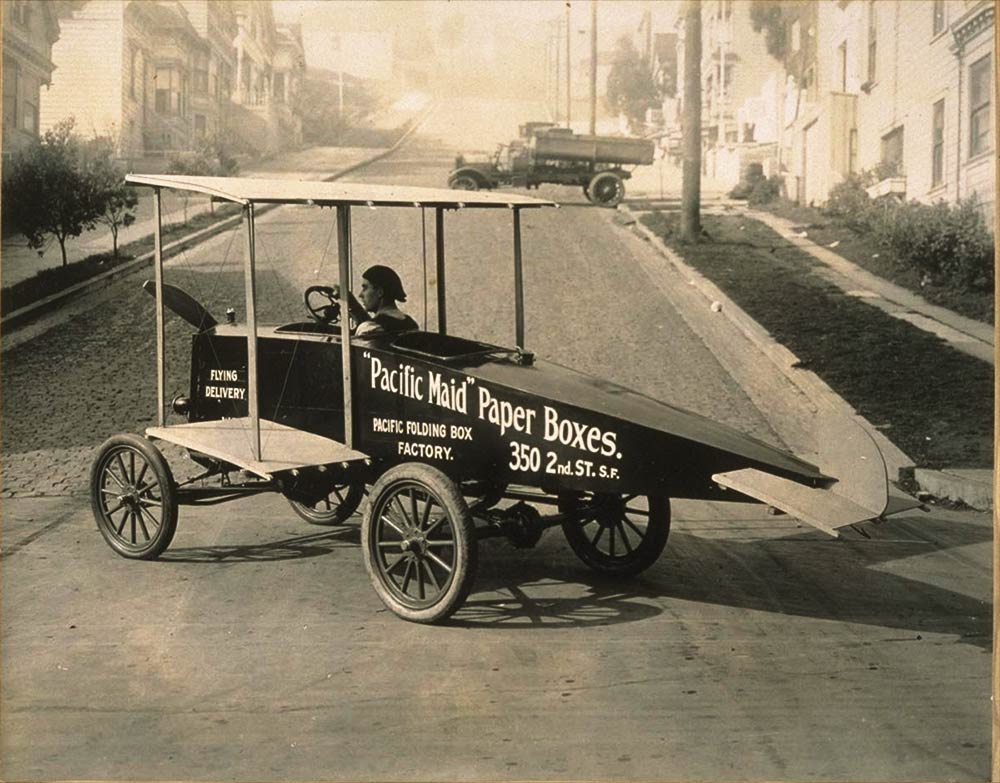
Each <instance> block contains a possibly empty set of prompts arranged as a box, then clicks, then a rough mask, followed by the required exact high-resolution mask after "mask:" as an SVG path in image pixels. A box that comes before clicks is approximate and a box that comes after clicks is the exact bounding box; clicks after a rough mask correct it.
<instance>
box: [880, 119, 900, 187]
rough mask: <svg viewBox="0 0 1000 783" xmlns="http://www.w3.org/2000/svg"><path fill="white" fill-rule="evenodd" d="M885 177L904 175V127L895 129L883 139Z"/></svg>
mask: <svg viewBox="0 0 1000 783" xmlns="http://www.w3.org/2000/svg"><path fill="white" fill-rule="evenodd" d="M882 168H883V172H882V173H883V177H893V176H897V175H900V174H902V173H903V126H902V125H900V126H899V127H898V128H894V129H893V130H891V131H889V133H887V134H885V136H883V137H882Z"/></svg>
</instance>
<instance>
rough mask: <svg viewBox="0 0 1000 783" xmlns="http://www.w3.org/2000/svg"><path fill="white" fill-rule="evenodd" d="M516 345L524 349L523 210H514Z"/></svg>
mask: <svg viewBox="0 0 1000 783" xmlns="http://www.w3.org/2000/svg"><path fill="white" fill-rule="evenodd" d="M514 329H515V336H514V345H516V346H517V347H518V348H524V270H523V267H522V264H521V210H520V209H518V208H517V207H515V208H514Z"/></svg>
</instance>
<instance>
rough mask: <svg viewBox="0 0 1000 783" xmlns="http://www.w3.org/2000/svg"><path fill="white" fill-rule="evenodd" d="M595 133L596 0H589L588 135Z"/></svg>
mask: <svg viewBox="0 0 1000 783" xmlns="http://www.w3.org/2000/svg"><path fill="white" fill-rule="evenodd" d="M595 133H597V0H590V135H591V136H593V135H594V134H595Z"/></svg>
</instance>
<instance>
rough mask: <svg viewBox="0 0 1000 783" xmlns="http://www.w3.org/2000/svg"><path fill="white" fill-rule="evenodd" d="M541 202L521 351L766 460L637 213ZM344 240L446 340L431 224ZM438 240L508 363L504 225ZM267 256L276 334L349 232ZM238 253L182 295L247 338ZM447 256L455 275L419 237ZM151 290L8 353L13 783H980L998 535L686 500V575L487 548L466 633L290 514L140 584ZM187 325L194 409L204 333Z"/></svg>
mask: <svg viewBox="0 0 1000 783" xmlns="http://www.w3.org/2000/svg"><path fill="white" fill-rule="evenodd" d="M540 116H541V114H540V112H539V110H538V108H537V107H536V106H534V105H531V104H514V103H508V104H487V103H471V102H465V103H462V102H458V101H456V102H455V103H453V104H452V105H450V106H448V107H442V108H440V109H439V110H438V111H437V112H436V113H435V114H434V115H432V116H431V117H430V118H429V120H428V121H427V122H426V123H425V125H424V126H423V127H422V128H421V130H420V132H419V134H418V135H417V136H416V137H415V138H414V140H413V141H412V142H411V143H409V144H407V145H406V146H405V147H404V148H402V149H401V150H400V151H398V152H397V153H396V154H394V155H392V156H390V157H389V158H386V159H385V160H383V161H381V162H379V163H377V164H374V165H372V166H371V167H369V168H368V169H366V170H364V171H360V172H357V173H356V174H354V175H352V176H351V177H350V179H352V180H356V181H370V182H376V183H389V182H394V183H403V184H412V185H433V186H443V185H444V184H445V177H446V174H447V170H448V167H449V165H450V162H451V160H452V159H453V157H454V154H455V153H456V152H458V151H460V150H463V149H482V148H488V147H489V146H492V143H494V142H495V141H497V140H500V139H504V138H508V137H511V136H513V135H514V134H516V126H517V124H518V123H519V122H523V121H525V120H526V119H537V118H540ZM538 195H540V196H542V197H547V198H552V199H554V200H558V201H559V202H560V203H561V204H562V207H561V208H560V209H558V210H545V211H539V212H531V213H529V214H525V216H524V218H523V236H524V252H525V268H526V272H525V275H526V295H525V296H526V309H527V347H528V348H529V349H532V350H534V351H536V352H537V353H538V354H539V355H540V356H543V357H545V358H549V359H553V360H555V361H557V362H559V363H561V364H565V365H568V366H571V367H575V368H577V369H580V370H582V371H585V372H589V373H592V374H595V375H598V376H602V377H607V378H612V379H614V380H616V381H618V382H620V383H623V384H625V385H627V386H631V387H633V388H635V389H637V390H639V391H642V392H645V393H647V394H650V395H652V396H654V397H657V398H660V399H664V400H667V401H670V402H672V403H674V404H677V405H679V406H680V407H684V408H688V409H691V410H694V411H696V412H699V413H702V414H704V415H706V416H711V417H712V418H716V419H719V420H721V421H724V422H726V423H728V424H731V425H733V426H736V427H738V428H739V429H742V430H744V431H747V432H749V433H751V434H754V435H756V436H758V437H761V438H763V439H766V440H770V441H772V442H774V441H775V440H776V436H775V435H774V433H773V432H772V430H771V429H770V427H769V426H768V424H767V422H766V417H765V416H763V415H762V414H761V412H760V411H758V410H757V409H756V408H755V407H754V406H753V404H752V403H751V402H750V400H749V399H748V397H747V396H746V394H745V393H744V392H743V391H742V390H741V389H740V388H739V386H738V385H737V384H736V383H735V382H734V381H733V380H732V378H730V377H729V376H728V375H727V374H726V373H725V372H724V370H723V369H722V367H721V366H720V365H719V364H718V363H717V362H716V360H715V359H714V358H713V356H712V352H711V350H710V348H709V347H708V346H706V345H705V344H704V343H703V342H701V340H700V339H699V338H698V337H696V336H695V335H694V334H693V333H692V332H691V331H690V329H689V328H688V326H687V324H686V323H685V320H684V319H683V317H682V314H681V313H678V312H677V310H676V309H675V308H676V305H675V303H674V301H673V300H672V299H670V298H669V296H668V295H667V294H668V293H669V291H670V288H671V286H683V285H686V281H684V280H680V279H671V278H669V277H665V276H666V275H668V270H667V268H666V267H665V266H662V265H658V264H657V262H656V259H655V252H654V251H653V250H652V249H651V248H650V247H649V246H648V245H646V244H645V243H643V242H642V241H641V240H640V239H638V238H637V237H636V236H634V235H633V234H632V233H631V232H629V231H628V230H627V229H626V228H624V227H622V226H621V225H619V222H618V220H617V218H616V213H615V212H614V211H610V210H601V209H596V208H592V207H590V206H588V205H587V203H586V201H585V200H584V197H583V194H582V193H579V192H574V191H572V190H570V189H562V188H557V187H547V188H546V187H543V188H542V189H541V190H540V191H539V192H538ZM353 223H354V237H355V245H354V255H355V267H356V269H357V270H359V271H360V270H363V269H364V268H365V267H366V266H368V265H370V264H372V263H389V264H391V265H393V266H394V267H396V268H397V269H398V270H399V271H400V273H401V275H402V277H403V279H404V281H405V284H406V287H407V290H408V292H409V293H410V297H409V300H408V302H407V303H406V309H407V311H408V312H410V313H411V314H412V315H413V316H414V317H415V318H416V319H417V321H418V322H421V323H423V321H424V317H425V316H424V313H425V301H424V297H423V295H422V292H421V289H422V287H423V286H422V281H423V276H424V267H423V259H422V254H421V250H420V248H421V223H420V215H419V213H418V212H417V211H416V210H410V209H408V210H390V209H379V210H375V211H370V210H355V215H354V217H353ZM445 230H446V233H447V236H448V260H449V277H448V281H447V283H448V292H449V327H450V330H451V331H453V332H456V333H460V334H463V335H466V336H470V337H474V338H479V339H483V340H487V341H490V342H497V343H501V344H511V343H512V342H513V305H512V296H511V294H510V289H511V288H512V285H511V281H512V271H511V261H510V256H511V253H510V245H511V231H510V215H509V214H508V213H507V212H506V211H505V210H504V211H500V210H498V211H496V212H492V211H491V212H487V213H479V214H477V215H469V214H464V213H450V214H448V215H447V218H446V229H445ZM258 243H259V245H258V247H259V254H258V263H259V264H260V268H261V273H260V275H259V281H260V287H259V298H260V300H261V303H262V310H263V312H262V317H263V318H264V319H265V320H270V321H272V322H273V321H286V320H293V319H298V318H300V317H301V315H302V307H301V291H302V289H303V288H304V287H305V286H307V285H309V284H311V283H313V282H317V281H319V282H328V281H330V280H332V279H333V277H334V274H335V269H336V247H335V242H334V237H333V220H332V213H331V212H329V211H326V210H323V211H321V210H317V209H310V208H301V209H300V208H283V209H278V210H274V211H272V212H271V213H269V214H268V215H266V216H264V217H263V218H262V219H261V220H260V223H259V225H258ZM243 250H244V248H243V236H242V234H239V233H234V234H232V235H221V236H219V237H216V238H215V239H213V240H211V241H210V242H208V243H206V244H204V245H202V246H201V247H199V248H197V249H194V250H191V251H188V252H187V253H186V254H184V255H182V256H180V257H179V258H177V259H175V260H174V261H172V262H171V263H170V265H169V268H168V271H167V279H168V282H173V283H175V284H178V285H181V286H182V287H184V288H186V289H187V290H189V291H190V292H191V293H192V294H194V295H195V296H196V298H198V299H200V300H201V301H203V302H204V303H205V304H206V305H207V306H208V308H209V309H210V310H212V311H213V312H215V313H216V314H217V315H219V316H221V314H222V313H223V312H224V309H225V307H226V306H227V305H232V306H235V307H237V308H238V317H242V312H240V310H241V305H240V303H241V302H242V284H243V283H242V276H241V264H242V253H243ZM427 255H428V259H429V264H430V268H431V270H432V269H433V261H432V259H433V215H430V214H429V215H427ZM654 275H655V276H657V277H656V279H654V277H653V276H654ZM661 275H662V276H663V277H661ZM141 281H142V277H141V275H140V276H135V277H132V278H126V279H122V280H119V281H116V282H114V283H112V284H111V285H110V286H109V287H107V288H106V289H104V290H103V291H101V292H100V293H99V294H96V295H95V296H94V298H93V300H92V301H93V304H94V306H93V307H92V309H90V310H85V309H84V310H83V311H82V312H80V313H79V314H78V315H77V316H76V317H74V318H73V319H72V320H71V321H69V322H68V323H66V324H65V325H63V326H61V327H59V328H57V329H54V330H52V331H49V332H47V333H45V334H42V335H40V336H38V337H36V338H35V339H33V340H31V341H28V342H25V343H24V344H22V345H19V346H18V347H16V348H13V349H11V350H9V351H6V352H5V353H4V355H3V362H2V366H0V371H2V383H3V396H4V400H3V402H4V409H3V411H4V416H3V419H2V436H3V441H2V442H3V478H2V482H3V483H2V488H0V489H2V492H3V495H4V498H5V500H4V505H3V512H4V513H3V516H4V536H3V549H2V554H0V557H2V559H3V573H2V578H0V600H2V614H3V620H2V622H3V626H2V631H3V640H4V647H3V662H2V675H3V682H4V702H3V707H4V709H3V713H2V717H0V756H2V758H3V770H2V773H3V774H2V777H3V778H4V779H10V780H13V779H17V780H25V779H31V780H43V779H57V778H84V779H141V778H145V779H197V780H210V779H211V780H218V779H231V780H276V779H293V780H306V779H310V780H317V779H332V780H350V779H380V780H404V779H407V780H408V779H424V780H427V779H431V780H472V779H483V780H519V779H527V778H531V779H586V780H591V779H593V780H596V779H608V778H615V779H665V780H690V779H726V780H751V779H756V780H759V779H771V780H786V779H787V780H805V779H825V780H834V779H841V780H843V779H851V780H900V779H935V780H937V779H941V780H945V779H947V780H984V779H987V778H988V777H989V758H990V723H989V718H990V713H989V706H990V701H989V687H990V655H989V652H990V646H991V639H990V633H991V625H990V618H991V607H990V605H989V603H988V602H989V598H990V584H991V583H990V579H991V523H990V519H989V517H988V516H987V515H985V514H977V513H967V512H955V511H945V510H941V509H933V510H932V511H931V512H930V513H921V512H914V513H913V514H910V515H906V516H904V517H903V518H901V519H894V520H892V521H890V522H887V523H883V524H879V525H867V526H865V532H867V533H868V534H869V535H870V536H871V538H870V539H867V538H863V537H861V536H860V535H858V534H856V533H854V532H849V533H848V537H847V540H843V541H834V540H831V539H829V538H827V537H826V536H824V535H823V534H821V533H819V532H816V531H813V530H812V529H811V528H807V527H802V526H799V525H798V524H797V523H796V522H795V521H794V520H791V519H789V518H788V517H785V516H768V515H767V514H766V512H765V511H764V509H762V508H759V507H749V506H742V505H738V504H709V503H694V502H686V503H685V502H678V503H676V504H675V507H674V518H675V524H674V528H673V532H672V534H671V541H670V544H669V545H668V549H667V553H666V555H665V556H664V557H663V558H662V559H661V561H660V562H659V563H657V564H656V565H655V566H654V567H653V568H651V569H650V570H649V571H647V572H646V573H645V574H644V575H643V576H642V577H641V578H640V579H638V580H634V581H628V582H616V581H610V580H608V579H605V578H599V577H596V576H594V575H593V574H592V573H590V572H589V571H587V570H586V569H585V568H584V566H583V565H582V564H581V563H579V562H578V561H577V560H576V558H575V557H574V556H573V555H572V553H571V552H570V550H569V549H568V547H567V546H566V544H565V542H564V540H563V539H562V537H561V535H559V534H558V532H557V531H550V532H548V533H547V534H546V536H545V537H544V538H543V540H542V543H541V544H540V546H539V547H538V548H536V549H534V550H516V549H513V548H512V547H511V546H510V545H509V544H507V543H506V542H503V541H489V542H485V543H484V546H483V557H482V558H481V567H480V573H479V576H478V579H477V582H476V586H475V588H474V593H473V595H472V596H471V597H470V600H469V602H468V604H467V606H466V608H465V609H463V610H462V611H461V612H460V613H459V614H458V615H456V618H455V622H454V623H453V624H451V625H449V626H447V627H422V626H416V625H412V624H407V623H404V622H402V621H400V620H398V619H396V618H395V617H394V616H393V615H391V614H390V613H389V612H387V611H386V610H384V609H383V607H382V605H381V604H380V603H379V601H378V599H377V597H376V596H375V594H374V592H373V591H372V589H371V587H370V585H369V583H368V579H367V577H366V575H365V572H364V567H363V564H362V560H361V554H360V551H359V549H358V546H357V545H358V538H359V537H358V526H357V522H358V518H357V517H355V518H354V519H353V520H352V521H351V523H350V524H349V525H348V526H346V527H345V528H342V529H325V528H311V527H309V526H308V525H306V524H305V523H304V522H302V521H300V520H299V519H298V518H297V517H295V516H294V515H293V514H292V513H291V511H290V509H289V508H288V506H287V504H286V503H285V502H284V501H283V500H282V499H281V498H280V497H265V498H258V499H254V500H248V501H240V502H237V503H233V504H230V505H225V506H221V507H212V508H201V509H194V508H184V509H182V512H181V518H180V523H179V526H178V534H177V537H176V538H175V540H174V543H173V545H172V547H171V548H170V549H169V550H168V551H167V553H166V554H165V555H164V556H163V558H162V559H161V560H160V561H158V562H154V563H142V562H131V561H126V560H124V559H122V558H119V557H117V556H116V555H114V554H113V553H112V552H111V551H110V550H109V549H108V548H107V546H106V545H105V544H104V542H103V540H102V539H101V538H100V535H99V534H98V533H97V531H96V529H95V527H94V523H93V518H92V516H91V513H90V509H89V501H88V499H87V496H86V480H87V475H88V471H89V462H90V460H91V459H92V457H93V454H94V451H95V449H96V448H97V447H98V446H99V444H100V443H101V442H102V441H103V440H104V439H105V438H106V437H107V436H108V435H111V434H113V433H116V432H141V431H142V429H143V428H144V427H145V426H148V425H149V423H150V422H151V421H152V418H153V409H154V406H155V364H154V356H155V338H154V330H153V322H152V300H151V299H150V298H149V297H148V296H147V295H146V294H145V293H143V292H142V291H140V290H139V284H140V283H141ZM432 282H433V281H432ZM665 292H667V294H665ZM427 315H428V319H429V323H430V324H432V325H433V324H434V323H435V319H434V310H433V303H429V304H428V305H427ZM167 327H168V328H167V332H168V345H169V346H170V350H169V359H168V361H169V365H168V374H169V378H170V381H169V384H168V392H180V391H183V390H185V388H186V385H187V373H188V367H187V354H188V351H189V344H190V343H189V339H190V338H189V330H188V328H187V326H186V325H185V324H183V323H182V322H179V319H176V318H171V317H169V316H168V321H167ZM761 372H767V369H766V367H764V366H762V367H761ZM175 457H177V455H174V454H171V455H170V458H171V464H172V466H173V467H174V471H175V473H177V474H183V473H184V467H183V465H184V462H183V459H182V458H181V457H177V458H176V459H175Z"/></svg>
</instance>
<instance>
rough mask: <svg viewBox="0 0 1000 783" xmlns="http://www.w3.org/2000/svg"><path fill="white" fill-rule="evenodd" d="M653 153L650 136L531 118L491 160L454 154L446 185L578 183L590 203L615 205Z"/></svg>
mask: <svg viewBox="0 0 1000 783" xmlns="http://www.w3.org/2000/svg"><path fill="white" fill-rule="evenodd" d="M654 153H655V148H654V144H653V142H652V141H651V140H649V139H634V138H625V137H619V136H585V135H578V134H575V133H573V131H572V130H570V129H569V128H559V127H556V126H555V125H554V124H553V123H547V122H529V123H525V124H524V125H522V126H521V138H520V139H516V140H514V141H511V142H510V143H508V144H501V145H499V146H498V147H497V150H496V151H495V152H494V153H493V155H492V156H490V157H489V158H488V159H487V160H483V161H467V160H466V159H465V158H464V157H462V156H459V157H458V158H456V160H455V169H454V170H453V171H452V172H451V174H449V175H448V187H451V188H456V189H458V190H492V189H494V188H501V187H521V188H537V187H538V186H539V185H541V184H543V183H552V184H557V185H576V186H579V187H582V188H583V192H584V194H585V195H586V196H587V198H588V199H590V201H591V202H592V203H594V204H599V205H601V206H605V207H613V206H615V205H617V204H618V203H619V202H621V200H622V199H623V198H624V197H625V180H627V179H629V178H630V177H631V176H632V170H633V169H634V168H635V167H636V166H641V165H649V164H651V163H652V162H653V157H654ZM626 166H631V167H632V168H631V169H628V168H625V167H626Z"/></svg>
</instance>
